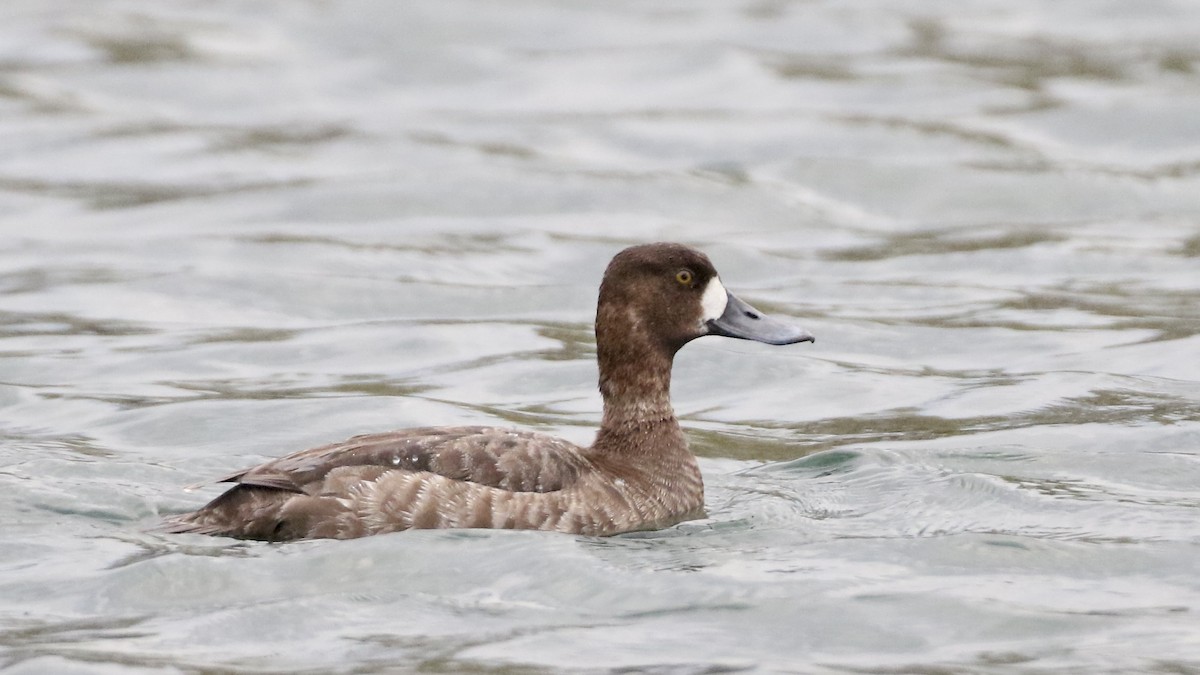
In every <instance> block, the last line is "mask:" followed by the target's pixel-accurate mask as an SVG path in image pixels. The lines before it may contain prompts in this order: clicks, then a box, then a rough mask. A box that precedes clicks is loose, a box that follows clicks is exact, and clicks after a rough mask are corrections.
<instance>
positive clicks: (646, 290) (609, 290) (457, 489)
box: [161, 244, 812, 541]
mask: <svg viewBox="0 0 1200 675" xmlns="http://www.w3.org/2000/svg"><path fill="white" fill-rule="evenodd" d="M708 334H716V335H726V336H730V337H738V338H746V339H753V340H760V341H763V342H769V343H771V344H788V343H792V342H799V341H804V340H811V339H812V337H811V336H809V335H808V334H807V333H805V332H804V331H802V330H800V329H797V328H793V327H788V326H786V325H783V324H779V323H777V322H774V321H772V320H770V319H766V318H764V317H762V316H761V314H759V313H757V312H756V311H755V310H753V308H751V307H749V306H748V305H746V304H745V303H742V302H741V301H740V300H737V298H736V297H734V296H732V295H729V294H727V292H726V291H725V290H724V287H723V286H721V284H720V281H719V280H718V278H717V273H716V270H715V269H714V268H713V266H712V263H711V262H709V260H708V258H707V257H706V256H705V255H704V254H703V253H700V252H699V251H696V250H694V249H691V248H688V247H685V246H681V245H679V244H649V245H645V246H635V247H632V248H628V249H626V250H624V251H622V252H621V253H619V254H617V256H616V257H615V258H613V260H612V262H611V263H610V264H609V266H608V269H607V270H606V271H605V274H604V279H603V281H602V283H601V285H600V297H599V302H598V305H597V310H596V348H597V359H598V361H599V367H600V392H601V394H602V396H603V398H604V418H603V422H602V424H601V427H600V430H599V432H598V433H597V435H596V440H595V442H594V443H593V444H592V445H591V447H588V448H580V447H578V446H576V445H573V444H571V443H568V442H567V441H564V440H562V439H559V438H555V437H553V436H548V435H545V434H538V433H532V432H527V431H517V430H514V429H503V428H495V427H425V428H417V429H405V430H402V431H392V432H386V433H380V434H367V435H362V436H355V437H353V438H351V439H349V440H347V441H344V442H341V443H334V444H332V445H326V446H322V447H318V448H313V449H311V450H305V451H303V452H298V453H295V454H292V455H288V456H286V457H282V458H280V459H276V460H274V461H270V462H267V463H265V464H262V465H259V466H256V467H254V468H251V469H247V470H245V471H240V472H238V473H235V474H232V475H230V476H227V477H225V478H223V479H221V480H222V481H224V482H233V483H237V485H235V486H234V487H233V488H231V489H230V490H228V491H227V492H225V493H224V494H222V495H220V496H219V497H217V498H216V499H214V500H212V501H211V502H210V503H209V504H208V505H206V506H204V507H203V508H201V509H199V510H197V511H195V512H192V513H187V514H183V515H180V516H176V517H174V518H171V519H169V520H168V521H166V523H164V525H163V526H162V528H161V529H162V530H163V531H166V532H176V533H180V532H194V533H201V534H212V535H226V536H232V537H242V538H249V539H264V540H271V541H281V540H290V539H306V538H337V539H348V538H353V537H361V536H366V535H372V534H381V533H384V532H395V531H398V530H406V529H413V528H446V527H474V528H515V529H541V530H553V531H559V532H570V533H578V534H588V535H611V534H617V533H620V532H629V531H633V530H644V529H654V528H660V527H666V526H668V525H671V524H674V523H677V522H679V521H681V520H685V519H687V518H690V517H694V516H696V515H698V514H699V513H701V512H702V510H703V508H704V484H703V481H702V479H701V476H700V469H699V467H698V466H697V464H696V458H695V457H694V456H693V455H692V453H691V451H689V450H688V447H687V442H686V440H685V439H684V436H683V432H682V431H681V430H680V428H679V423H678V422H677V421H676V419H675V415H674V412H673V411H672V409H671V401H670V386H671V364H672V361H673V359H674V356H675V352H676V351H678V350H679V348H680V347H682V346H683V345H685V344H687V343H688V342H689V341H691V340H693V339H695V338H697V337H700V336H702V335H708Z"/></svg>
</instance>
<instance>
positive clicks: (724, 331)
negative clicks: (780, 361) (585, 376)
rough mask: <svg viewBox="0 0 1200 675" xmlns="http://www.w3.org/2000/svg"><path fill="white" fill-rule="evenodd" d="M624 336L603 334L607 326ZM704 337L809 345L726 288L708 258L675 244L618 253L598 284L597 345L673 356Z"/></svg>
mask: <svg viewBox="0 0 1200 675" xmlns="http://www.w3.org/2000/svg"><path fill="white" fill-rule="evenodd" d="M609 326H612V327H618V326H619V327H620V328H618V329H617V330H618V331H619V332H620V333H623V334H624V335H623V336H622V335H607V334H606V333H607V330H606V329H607V328H608V327H609ZM705 335H721V336H724V337H731V338H738V339H742V340H754V341H756V342H764V343H766V344H771V345H786V344H793V343H797V342H812V341H813V340H814V338H813V336H812V334H810V333H809V332H808V331H806V330H804V329H802V328H800V327H799V326H794V325H792V324H789V323H785V322H783V321H779V320H777V319H773V318H770V317H768V316H766V315H764V314H763V313H762V312H760V311H758V310H756V309H754V308H753V307H751V306H750V305H749V304H747V303H746V302H745V301H743V300H741V299H740V298H738V297H737V296H736V295H734V294H732V293H730V292H729V291H728V290H726V288H725V286H724V285H723V284H722V283H721V278H720V277H719V276H718V275H717V270H716V268H714V267H713V264H712V262H711V261H710V260H709V259H708V256H706V255H704V254H703V253H701V252H700V251H697V250H695V249H693V248H689V247H687V246H683V245H681V244H668V243H658V244H645V245H641V246H632V247H630V248H627V249H625V250H623V251H621V252H620V253H618V254H617V255H616V256H615V257H614V258H613V259H612V262H611V263H609V265H608V269H607V270H606V271H605V273H604V280H603V281H602V282H601V284H600V299H599V303H598V306H597V315H596V337H597V342H598V343H602V342H608V341H609V340H610V339H611V340H616V341H620V340H621V339H622V337H624V338H625V339H626V340H638V341H645V342H647V343H649V344H654V345H656V346H660V347H662V348H665V350H666V351H668V352H669V353H671V354H673V353H674V352H675V351H677V350H678V349H679V348H680V347H682V346H683V345H685V344H687V343H688V342H690V341H692V340H694V339H696V338H698V337H703V336H705Z"/></svg>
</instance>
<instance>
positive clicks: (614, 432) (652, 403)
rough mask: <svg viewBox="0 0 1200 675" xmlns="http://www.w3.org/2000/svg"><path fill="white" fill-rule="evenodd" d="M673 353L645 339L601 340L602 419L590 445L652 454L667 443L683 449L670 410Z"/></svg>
mask: <svg viewBox="0 0 1200 675" xmlns="http://www.w3.org/2000/svg"><path fill="white" fill-rule="evenodd" d="M627 335H628V334H627ZM673 357H674V353H673V352H671V351H668V350H663V349H655V348H653V346H652V345H651V344H649V343H641V344H639V343H635V342H631V341H621V342H619V343H618V346H617V347H615V348H614V347H613V346H612V345H610V344H607V343H606V341H604V340H600V345H599V346H598V347H597V360H598V362H599V365H600V394H601V396H603V398H604V420H603V422H602V423H601V426H600V431H599V433H598V434H597V435H596V442H595V446H594V447H596V448H597V449H599V450H602V451H604V452H608V453H621V454H628V453H637V452H644V451H647V450H650V449H653V451H654V453H655V454H656V455H661V454H662V453H664V451H665V450H666V449H667V448H670V447H675V446H679V447H681V448H684V449H686V447H687V444H686V442H685V441H684V440H683V432H682V431H681V430H680V428H679V422H678V421H677V420H676V419H675V411H674V410H673V409H672V408H671V363H672V361H673ZM666 454H671V453H669V452H668V453H666Z"/></svg>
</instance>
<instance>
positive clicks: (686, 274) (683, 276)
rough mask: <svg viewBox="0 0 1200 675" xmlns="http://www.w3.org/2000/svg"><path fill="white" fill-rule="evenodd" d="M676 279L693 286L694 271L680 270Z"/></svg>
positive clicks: (685, 284)
mask: <svg viewBox="0 0 1200 675" xmlns="http://www.w3.org/2000/svg"><path fill="white" fill-rule="evenodd" d="M675 281H678V282H679V283H681V284H683V285H684V286H691V285H692V271H691V270H679V272H678V273H676V274H675Z"/></svg>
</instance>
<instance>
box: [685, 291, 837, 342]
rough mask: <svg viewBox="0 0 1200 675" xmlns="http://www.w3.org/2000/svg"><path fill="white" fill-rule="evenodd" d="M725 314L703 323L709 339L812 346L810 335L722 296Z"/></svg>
mask: <svg viewBox="0 0 1200 675" xmlns="http://www.w3.org/2000/svg"><path fill="white" fill-rule="evenodd" d="M726 295H727V300H726V302H725V311H724V312H722V313H721V316H719V317H717V318H715V319H710V320H709V321H708V322H707V324H706V325H707V326H708V334H709V335H723V336H725V337H731V338H738V339H741V340H754V341H755V342H765V343H767V344H769V345H790V344H795V343H797V342H815V341H816V338H814V337H813V336H812V333H809V332H808V331H806V330H804V329H803V328H800V327H799V326H793V325H791V324H788V323H784V322H782V321H779V320H778V319H772V318H770V317H768V316H765V315H764V314H763V313H762V312H760V311H758V310H757V309H754V308H753V307H751V306H750V305H748V304H746V303H745V302H743V301H742V300H741V299H739V298H738V297H737V296H736V295H734V294H733V293H729V292H728V291H727V292H726Z"/></svg>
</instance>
